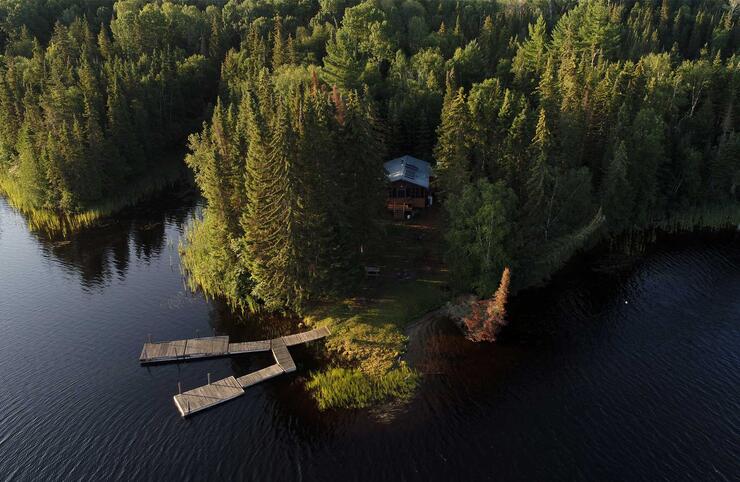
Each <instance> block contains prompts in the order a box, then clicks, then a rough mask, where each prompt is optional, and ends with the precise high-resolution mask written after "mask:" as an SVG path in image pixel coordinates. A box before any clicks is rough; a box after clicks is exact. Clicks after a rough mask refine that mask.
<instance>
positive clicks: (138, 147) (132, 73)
mask: <svg viewBox="0 0 740 482" xmlns="http://www.w3.org/2000/svg"><path fill="white" fill-rule="evenodd" d="M0 51H1V52H2V55H0V186H3V190H4V191H6V192H7V193H9V194H10V193H13V196H15V197H16V198H22V202H23V203H25V204H26V205H30V206H33V207H34V208H36V209H44V210H50V211H54V212H59V213H83V212H85V211H86V210H91V209H95V208H96V207H97V206H99V205H101V204H104V203H106V202H107V201H109V200H110V199H111V198H114V197H117V196H124V197H125V196H126V194H127V193H126V190H127V189H128V188H129V187H130V186H131V185H133V184H135V183H137V182H140V181H141V180H143V179H144V180H145V179H151V178H156V177H158V176H164V175H165V174H163V173H164V172H165V171H166V164H167V163H168V162H171V159H172V158H176V159H182V158H183V157H184V158H185V164H186V165H187V166H188V167H189V168H190V169H191V171H192V172H193V174H194V178H195V182H196V184H197V186H198V188H199V189H200V191H201V192H202V194H203V196H204V198H205V199H206V202H207V207H206V208H205V210H204V216H203V218H202V219H201V220H198V221H197V222H196V223H195V224H194V225H193V226H192V227H191V228H190V230H189V231H188V233H187V236H186V237H187V241H186V243H185V246H184V252H183V264H184V267H185V269H186V271H187V272H188V274H189V278H190V282H191V283H192V285H193V287H197V288H199V289H201V290H203V291H204V292H205V293H206V294H208V295H212V296H219V297H223V298H225V299H226V300H228V301H229V302H230V304H231V305H232V306H235V307H238V308H241V309H244V310H259V309H262V308H267V309H268V310H270V311H275V310H277V311H280V310H289V311H291V312H294V313H303V312H304V311H305V310H306V309H307V307H310V306H311V304H312V303H315V302H324V301H326V300H332V299H335V298H337V297H341V296H345V295H346V294H347V293H349V292H351V291H352V289H353V287H354V286H356V284H357V283H358V280H361V279H362V278H363V277H364V272H363V263H364V258H363V256H365V254H366V253H367V251H368V250H369V249H370V248H371V246H372V245H373V244H374V243H375V244H377V243H382V240H383V237H384V235H385V233H386V232H385V231H384V228H383V227H382V223H381V222H380V221H381V220H383V219H384V218H387V217H388V216H389V214H388V213H386V212H385V205H384V199H385V195H386V190H387V187H386V184H385V175H384V171H383V162H384V161H386V160H389V159H392V158H394V157H398V156H400V155H404V154H410V155H412V156H415V157H418V158H420V159H425V160H427V161H429V162H431V163H432V166H433V169H434V171H435V178H434V180H433V188H434V191H435V203H436V200H438V201H439V204H440V205H441V206H442V208H441V209H442V211H443V213H442V214H443V216H442V221H441V224H440V230H441V239H442V240H443V253H444V254H443V258H444V263H445V265H446V266H447V267H448V269H449V280H448V281H449V284H450V285H451V286H452V288H453V290H454V291H456V292H474V293H476V294H477V295H479V296H481V297H490V296H491V295H492V293H493V292H494V291H495V290H496V287H497V286H498V283H499V280H500V279H501V274H502V272H503V271H504V268H506V267H509V268H510V269H511V279H512V287H514V288H515V289H519V288H522V287H527V286H531V285H534V284H537V283H539V282H541V281H543V280H545V279H547V278H548V276H550V275H551V274H552V273H553V272H554V271H556V270H557V269H558V268H559V267H561V266H562V265H563V264H564V262H565V261H567V260H568V259H569V258H570V257H571V256H572V255H573V254H574V253H575V252H576V251H577V250H579V249H581V248H584V247H586V246H589V245H591V244H592V243H594V242H596V241H599V240H605V239H607V240H611V241H612V242H613V243H614V244H615V245H622V246H630V245H634V244H635V243H638V244H639V243H640V242H642V241H641V240H644V239H647V238H649V237H650V236H651V234H650V233H654V232H655V231H656V230H664V231H674V230H684V229H694V228H701V227H710V228H719V227H722V226H727V225H733V224H735V225H736V224H737V223H739V222H740V188H739V187H738V186H739V185H740V132H738V126H739V123H740V8H738V3H737V1H736V0H730V1H727V0H724V1H722V0H700V1H691V2H689V1H681V0H638V1H635V0H623V1H622V0H612V1H607V0H582V1H574V0H531V1H526V0H522V1H509V0H501V1H489V0H459V1H453V0H365V1H358V0H228V1H226V0H118V1H112V0H0ZM13 196H11V197H13ZM11 200H12V199H11ZM16 201H17V202H19V203H20V202H21V200H20V199H16ZM342 376H344V375H342Z"/></svg>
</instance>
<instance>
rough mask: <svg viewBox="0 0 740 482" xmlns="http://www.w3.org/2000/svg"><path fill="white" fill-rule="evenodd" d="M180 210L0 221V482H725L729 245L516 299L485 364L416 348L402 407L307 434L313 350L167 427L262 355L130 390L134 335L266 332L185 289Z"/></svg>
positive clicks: (662, 255)
mask: <svg viewBox="0 0 740 482" xmlns="http://www.w3.org/2000/svg"><path fill="white" fill-rule="evenodd" d="M197 209H198V206H197V201H196V199H195V198H194V197H193V196H192V195H187V194H184V193H175V192H173V193H168V194H166V195H164V196H163V197H162V198H161V199H157V200H155V201H153V202H150V203H147V204H146V205H145V206H142V207H139V208H137V209H136V210H132V211H130V212H128V213H124V214H122V215H120V216H118V217H117V218H116V219H115V220H113V221H110V222H109V223H108V224H107V225H105V226H102V227H97V228H94V229H88V230H85V231H83V232H81V233H79V234H77V235H75V236H73V237H71V238H70V239H69V241H68V242H59V241H58V240H53V239H49V238H48V237H45V236H42V235H38V234H34V233H30V232H29V231H28V229H27V228H26V225H25V222H24V220H23V218H22V217H21V216H20V215H19V214H17V213H16V212H15V211H13V210H12V209H11V208H9V207H8V205H7V203H6V202H5V201H4V200H2V199H0V479H2V480H44V481H47V480H118V479H120V480H137V481H139V480H157V481H163V480H230V479H232V480H233V479H237V480H238V479H247V480H261V481H264V480H322V481H323V480H524V481H532V480H568V481H570V480H588V481H594V480H651V481H654V480H702V481H705V480H738V479H739V478H740V240H738V238H737V236H736V235H735V234H732V233H730V234H724V235H712V236H692V237H685V238H680V239H679V238H676V239H674V240H673V241H674V242H672V243H662V244H660V245H658V246H657V247H656V248H654V249H652V250H651V252H650V253H649V254H648V255H647V256H646V257H645V258H644V259H643V260H642V261H640V262H639V263H637V264H635V265H634V266H632V267H630V268H629V269H626V270H623V271H621V272H620V274H619V275H614V274H609V275H607V274H600V272H599V271H596V270H589V269H580V270H575V269H573V270H571V271H572V272H568V273H565V274H563V275H562V276H559V277H558V278H556V280H555V281H554V282H553V283H552V284H551V286H550V287H549V288H547V289H541V290H538V291H533V292H529V293H525V294H523V295H521V296H519V297H517V298H516V299H515V300H514V302H513V303H512V307H511V308H512V309H511V318H512V324H511V325H510V326H509V327H508V328H507V330H506V331H505V332H504V335H503V337H502V340H501V341H500V343H498V344H495V345H489V344H473V343H469V342H467V341H465V340H464V339H463V338H462V337H460V335H459V334H458V333H457V332H456V331H455V328H454V327H453V326H452V325H451V324H450V323H449V322H448V321H446V320H439V321H437V322H434V323H431V324H429V325H426V326H424V327H421V328H420V329H419V330H418V331H419V333H420V335H421V336H419V337H418V338H415V339H414V340H413V342H412V343H411V346H410V358H411V359H412V361H414V363H415V364H416V366H418V367H419V369H420V370H421V371H422V372H423V373H424V381H423V385H422V388H421V389H420V390H419V392H418V394H417V396H416V397H415V398H414V400H413V401H412V402H411V403H409V404H408V405H405V406H387V407H382V408H379V409H375V410H370V411H332V412H328V413H320V412H319V411H318V410H317V409H316V408H315V406H314V404H313V402H312V401H311V399H310V397H308V396H307V394H306V393H305V392H304V390H303V384H302V383H303V379H302V377H303V376H305V374H306V373H307V372H308V371H310V370H311V369H312V368H314V367H316V366H318V364H319V363H320V360H318V359H317V357H316V356H315V352H314V351H312V349H311V348H310V347H309V348H303V349H299V350H297V352H296V355H297V356H296V360H297V363H298V373H296V374H292V375H289V376H283V377H281V378H278V379H275V380H272V381H269V382H267V383H264V384H262V385H259V386H256V387H253V388H250V389H249V390H248V393H247V394H246V395H245V396H243V397H240V398H238V399H236V400H234V401H232V402H229V403H227V404H224V405H223V406H220V407H218V408H215V409H213V410H210V411H207V412H204V413H203V414H200V415H197V416H194V417H192V418H191V419H187V420H183V419H182V418H180V416H179V414H178V412H177V410H176V409H175V407H174V404H173V402H172V395H174V394H175V393H176V391H177V382H178V381H181V382H182V385H183V387H184V388H191V387H195V386H199V385H202V384H203V383H204V382H205V380H206V373H208V372H211V373H212V374H213V376H215V377H219V376H226V375H230V374H236V375H237V376H238V375H241V374H243V373H246V372H247V371H251V370H254V369H257V368H261V367H264V366H267V365H268V364H270V361H269V355H267V354H258V355H251V356H242V357H239V358H235V359H232V360H228V359H221V360H212V361H201V362H196V363H188V364H181V365H162V366H155V367H150V368H145V367H141V366H139V363H138V356H139V353H140V351H141V345H142V343H143V342H144V341H145V339H146V337H147V334H149V333H151V334H152V336H153V337H154V338H155V339H159V340H162V339H171V338H179V337H192V336H195V335H196V330H197V333H199V334H208V333H210V332H212V331H214V330H215V331H216V332H218V333H221V334H229V335H231V336H232V338H233V339H234V340H235V341H238V339H240V338H241V339H249V338H253V337H257V336H260V335H263V334H268V335H269V334H270V333H271V332H273V331H275V330H278V328H271V327H266V326H265V324H264V323H260V322H259V321H257V320H254V321H251V322H248V323H247V324H246V325H239V324H237V320H236V319H235V317H234V316H232V315H231V314H230V313H229V311H228V310H226V309H224V308H223V307H222V306H219V305H218V304H214V303H212V302H208V301H206V300H204V299H203V298H202V297H201V296H199V295H193V294H191V293H189V291H188V290H187V289H186V288H185V287H184V285H183V279H182V276H181V274H180V270H179V260H178V254H177V245H178V242H179V239H180V237H181V236H182V233H183V228H184V226H185V225H186V223H187V222H188V220H189V219H190V218H191V217H192V216H193V213H194V212H196V211H197ZM284 328H285V327H284V326H283V327H281V328H280V329H284Z"/></svg>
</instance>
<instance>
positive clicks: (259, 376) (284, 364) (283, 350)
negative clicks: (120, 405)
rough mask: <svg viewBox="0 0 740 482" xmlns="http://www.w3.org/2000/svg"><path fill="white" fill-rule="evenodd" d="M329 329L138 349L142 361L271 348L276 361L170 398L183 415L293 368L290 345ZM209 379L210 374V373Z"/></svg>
mask: <svg viewBox="0 0 740 482" xmlns="http://www.w3.org/2000/svg"><path fill="white" fill-rule="evenodd" d="M330 334H331V333H330V332H329V329H328V328H317V329H315V330H311V331H307V332H305V333H297V334H295V335H288V336H282V337H279V338H274V339H272V340H259V341H247V342H240V343H229V337H228V336H211V337H203V338H192V339H187V340H174V341H163V342H157V343H152V342H149V343H145V344H144V348H143V349H142V350H141V356H140V357H139V362H140V363H141V364H150V363H165V362H179V361H188V360H191V359H196V358H213V357H221V356H231V355H241V354H244V353H255V352H266V351H271V352H272V356H273V357H274V358H275V364H274V365H270V366H269V367H267V368H263V369H261V370H257V371H255V372H252V373H248V374H246V375H244V376H241V377H239V378H234V377H233V376H230V377H226V378H224V379H222V380H218V381H216V382H213V383H208V384H207V385H204V386H202V387H198V388H194V389H192V390H188V391H186V392H182V393H178V394H177V395H175V396H174V397H173V398H174V400H175V406H176V407H177V409H178V410H179V411H180V414H181V415H182V416H183V417H187V416H188V415H192V414H194V413H196V412H200V411H201V410H205V409H207V408H210V407H213V406H215V405H218V404H221V403H224V402H227V401H229V400H232V399H234V398H236V397H239V396H241V395H244V393H245V392H244V389H245V388H248V387H251V386H253V385H256V384H258V383H260V382H262V381H265V380H269V379H270V378H274V377H276V376H278V375H282V374H283V373H291V372H294V371H296V365H295V361H293V357H292V356H290V351H289V350H288V347H289V346H295V345H298V344H301V343H308V342H311V341H314V340H318V339H320V338H324V337H327V336H329V335H330ZM209 379H210V375H209Z"/></svg>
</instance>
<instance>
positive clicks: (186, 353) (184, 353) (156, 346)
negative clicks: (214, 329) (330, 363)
mask: <svg viewBox="0 0 740 482" xmlns="http://www.w3.org/2000/svg"><path fill="white" fill-rule="evenodd" d="M329 335H330V333H329V330H328V329H327V328H317V329H315V330H311V331H307V332H304V333H297V334H295V335H288V336H282V337H280V338H275V339H273V340H258V341H245V342H241V343H229V337H228V336H209V337H202V338H189V339H187V340H174V341H161V342H156V343H152V342H149V343H144V348H143V349H142V350H141V356H139V362H140V363H142V364H147V363H164V362H179V361H185V360H190V359H194V358H214V357H221V356H231V355H242V354H244V353H256V352H261V351H270V350H272V344H273V343H274V342H275V340H282V341H283V342H284V344H285V346H294V345H298V344H301V343H308V342H310V341H314V340H318V339H320V338H324V337H327V336H329Z"/></svg>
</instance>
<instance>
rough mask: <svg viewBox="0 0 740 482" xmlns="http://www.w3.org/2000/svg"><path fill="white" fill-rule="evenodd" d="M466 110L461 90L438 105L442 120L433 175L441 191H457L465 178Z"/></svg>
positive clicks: (467, 158)
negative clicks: (441, 105) (446, 101)
mask: <svg viewBox="0 0 740 482" xmlns="http://www.w3.org/2000/svg"><path fill="white" fill-rule="evenodd" d="M469 129H470V113H469V111H468V105H467V103H466V102H465V92H464V90H463V89H462V88H460V89H459V90H458V92H457V95H456V96H455V97H454V98H453V99H452V100H451V101H450V102H449V103H448V104H447V105H446V106H445V107H444V108H443V109H442V120H441V123H440V125H439V128H438V130H437V136H438V140H437V147H436V148H435V150H434V157H435V159H436V160H437V166H436V170H437V173H436V174H437V176H438V177H439V184H440V190H441V193H442V194H444V195H447V196H451V195H457V194H459V193H460V192H461V191H462V188H463V187H464V186H465V184H466V183H467V182H468V179H469V175H470V174H469V173H470V166H469V163H470V159H469V156H470V142H469Z"/></svg>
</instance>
